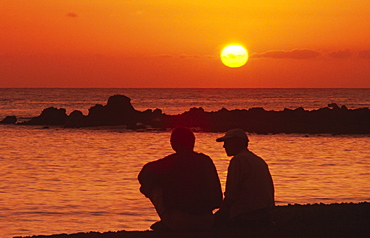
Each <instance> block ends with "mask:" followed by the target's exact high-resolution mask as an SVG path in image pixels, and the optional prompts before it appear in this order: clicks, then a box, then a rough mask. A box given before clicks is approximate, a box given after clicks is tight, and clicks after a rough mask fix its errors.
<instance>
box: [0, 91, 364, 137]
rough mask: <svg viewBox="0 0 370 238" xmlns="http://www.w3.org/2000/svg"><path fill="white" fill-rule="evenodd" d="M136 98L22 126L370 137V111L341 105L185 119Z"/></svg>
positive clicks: (197, 111)
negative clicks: (141, 105) (137, 104)
mask: <svg viewBox="0 0 370 238" xmlns="http://www.w3.org/2000/svg"><path fill="white" fill-rule="evenodd" d="M130 101H131V99H130V98H128V97H126V96H124V95H114V96H111V97H109V99H108V102H107V104H106V105H101V104H97V105H95V106H93V107H91V108H90V109H89V113H88V115H83V113H82V112H81V111H78V110H75V111H73V112H72V113H70V115H67V114H66V110H65V109H64V108H54V107H49V108H46V109H44V110H43V111H42V113H41V114H40V115H39V116H37V117H34V118H31V119H30V120H28V121H25V122H20V123H18V124H22V125H44V126H49V125H53V126H63V127H67V128H80V127H96V126H126V128H127V129H132V130H146V129H148V130H152V129H155V130H166V129H171V128H175V127H177V126H187V127H190V128H194V129H196V130H198V131H205V132H225V131H227V130H229V129H231V128H236V127H238V128H241V129H243V130H245V131H246V132H249V133H258V134H268V133H309V134H322V133H328V134H370V123H369V121H370V109H368V108H358V109H348V108H347V107H346V106H344V105H343V106H341V107H339V106H338V105H337V104H335V103H330V104H328V107H325V108H320V109H318V110H312V111H307V110H305V109H304V108H302V107H300V108H296V109H294V110H292V109H284V110H283V111H266V110H265V109H263V108H250V109H242V110H239V109H235V110H227V109H225V108H222V109H220V110H218V111H215V112H213V111H212V112H206V111H204V109H203V108H201V107H200V108H190V110H189V111H186V112H184V113H182V114H179V115H166V114H164V113H162V110H160V109H155V110H154V111H153V110H151V109H148V110H145V111H138V110H136V109H135V108H134V107H133V106H132V104H131V102H130ZM16 122H17V118H16V117H15V116H8V117H6V118H4V120H2V121H0V124H15V123H16Z"/></svg>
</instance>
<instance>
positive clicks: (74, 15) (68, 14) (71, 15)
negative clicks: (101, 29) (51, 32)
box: [66, 12, 78, 17]
mask: <svg viewBox="0 0 370 238" xmlns="http://www.w3.org/2000/svg"><path fill="white" fill-rule="evenodd" d="M66 16H67V17H78V15H77V14H76V13H73V12H68V13H67V14H66Z"/></svg>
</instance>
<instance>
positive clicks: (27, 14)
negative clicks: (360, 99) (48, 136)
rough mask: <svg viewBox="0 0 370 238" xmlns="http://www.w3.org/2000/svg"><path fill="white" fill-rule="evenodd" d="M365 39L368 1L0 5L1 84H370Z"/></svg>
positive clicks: (369, 49)
mask: <svg viewBox="0 0 370 238" xmlns="http://www.w3.org/2000/svg"><path fill="white" fill-rule="evenodd" d="M369 42H370V1H369V0H351V1H350V0H337V1H333V0H285V1H278V0H259V1H248V0H233V1H221V0H203V1H199V0H196V1H195V0H145V1H144V0H107V1H102V0H50V1H45V0H27V1H26V0H2V1H0V87H109V88H115V87H120V88H125V87H149V88H150V87H171V88H172V87H244V88H256V87H258V88H261V87H262V88H274V87H282V88H284V87H313V88H315V87H355V88H356V87H366V88H369V87H370V45H369ZM230 43H240V44H242V45H244V46H246V47H247V48H248V50H249V53H250V59H249V61H248V62H247V64H246V65H244V66H243V67H240V68H228V67H226V66H224V65H223V64H222V63H221V61H220V59H219V53H220V50H221V49H222V48H223V47H224V46H226V45H227V44H230Z"/></svg>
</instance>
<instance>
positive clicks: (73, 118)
mask: <svg viewBox="0 0 370 238" xmlns="http://www.w3.org/2000/svg"><path fill="white" fill-rule="evenodd" d="M84 120H85V116H84V115H83V114H82V112H81V111H79V110H74V111H73V112H71V114H69V116H68V119H67V121H66V123H65V124H64V127H69V128H78V127H81V125H82V124H83V122H84Z"/></svg>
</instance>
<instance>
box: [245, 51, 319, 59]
mask: <svg viewBox="0 0 370 238" xmlns="http://www.w3.org/2000/svg"><path fill="white" fill-rule="evenodd" d="M320 55H321V53H320V52H318V51H315V50H308V49H302V50H300V49H294V50H290V51H286V50H272V51H267V52H264V53H255V54H252V55H251V58H274V59H313V58H317V57H319V56H320Z"/></svg>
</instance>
